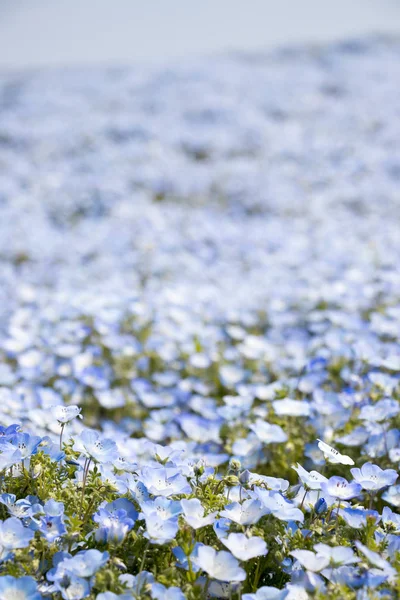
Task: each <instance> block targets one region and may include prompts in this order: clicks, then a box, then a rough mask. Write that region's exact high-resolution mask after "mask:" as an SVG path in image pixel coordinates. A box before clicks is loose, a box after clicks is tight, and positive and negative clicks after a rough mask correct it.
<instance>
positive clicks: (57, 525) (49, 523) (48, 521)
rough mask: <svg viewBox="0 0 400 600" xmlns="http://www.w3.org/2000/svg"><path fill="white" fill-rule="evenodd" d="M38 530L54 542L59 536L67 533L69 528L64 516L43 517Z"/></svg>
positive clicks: (49, 540)
mask: <svg viewBox="0 0 400 600" xmlns="http://www.w3.org/2000/svg"><path fill="white" fill-rule="evenodd" d="M38 531H39V532H40V533H41V534H42V535H43V536H44V537H45V538H46V540H47V541H48V542H50V543H52V542H54V541H55V540H56V539H57V538H59V537H61V536H63V535H64V534H65V533H67V528H66V526H65V523H64V517H63V516H55V517H53V516H46V517H42V518H41V519H40V522H39V526H38Z"/></svg>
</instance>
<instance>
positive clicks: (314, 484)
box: [292, 463, 328, 490]
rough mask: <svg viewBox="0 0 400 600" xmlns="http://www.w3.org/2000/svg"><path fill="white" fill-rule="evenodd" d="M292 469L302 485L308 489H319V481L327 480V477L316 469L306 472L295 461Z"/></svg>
mask: <svg viewBox="0 0 400 600" xmlns="http://www.w3.org/2000/svg"><path fill="white" fill-rule="evenodd" d="M292 469H294V470H295V471H296V472H297V474H298V476H299V477H300V480H301V481H302V483H303V484H304V486H305V487H307V488H309V489H310V490H320V489H321V483H324V482H327V481H328V479H327V477H325V476H324V475H321V474H320V473H318V471H310V472H308V471H306V469H304V468H303V467H302V466H301V465H299V463H297V466H293V467H292Z"/></svg>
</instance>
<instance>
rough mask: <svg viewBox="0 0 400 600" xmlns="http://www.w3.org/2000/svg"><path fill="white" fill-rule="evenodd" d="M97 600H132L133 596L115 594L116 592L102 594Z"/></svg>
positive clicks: (98, 595)
mask: <svg viewBox="0 0 400 600" xmlns="http://www.w3.org/2000/svg"><path fill="white" fill-rule="evenodd" d="M96 600H132V594H114V592H101V594H97V596H96Z"/></svg>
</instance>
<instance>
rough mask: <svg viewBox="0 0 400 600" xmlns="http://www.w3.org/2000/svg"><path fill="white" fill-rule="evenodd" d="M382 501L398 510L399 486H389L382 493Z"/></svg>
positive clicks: (399, 499)
mask: <svg viewBox="0 0 400 600" xmlns="http://www.w3.org/2000/svg"><path fill="white" fill-rule="evenodd" d="M382 500H384V501H385V502H388V503H389V504H392V505H393V506H396V507H398V508H400V485H391V486H390V487H389V488H388V489H387V490H386V491H385V492H383V494H382Z"/></svg>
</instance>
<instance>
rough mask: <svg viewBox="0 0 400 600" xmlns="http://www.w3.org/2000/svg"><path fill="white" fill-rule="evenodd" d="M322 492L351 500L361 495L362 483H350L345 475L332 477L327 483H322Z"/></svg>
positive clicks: (340, 498)
mask: <svg viewBox="0 0 400 600" xmlns="http://www.w3.org/2000/svg"><path fill="white" fill-rule="evenodd" d="M321 490H322V493H323V494H324V495H325V494H328V495H329V496H333V498H337V499H338V500H351V499H352V498H356V497H357V496H359V495H360V492H361V490H362V488H361V485H360V484H359V483H356V482H355V481H353V482H351V483H349V482H348V481H347V479H344V477H337V476H334V477H331V478H330V479H328V481H327V482H326V483H322V484H321Z"/></svg>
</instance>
